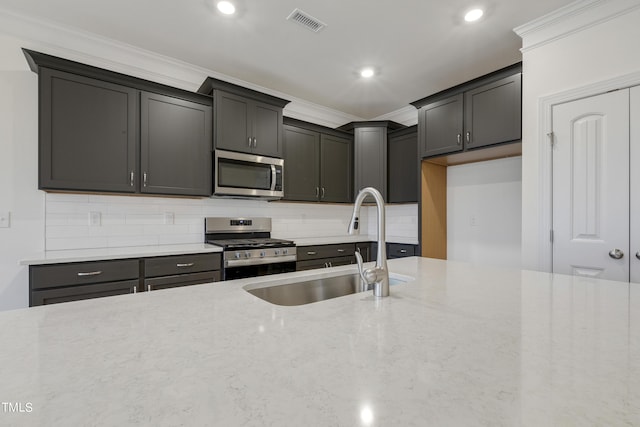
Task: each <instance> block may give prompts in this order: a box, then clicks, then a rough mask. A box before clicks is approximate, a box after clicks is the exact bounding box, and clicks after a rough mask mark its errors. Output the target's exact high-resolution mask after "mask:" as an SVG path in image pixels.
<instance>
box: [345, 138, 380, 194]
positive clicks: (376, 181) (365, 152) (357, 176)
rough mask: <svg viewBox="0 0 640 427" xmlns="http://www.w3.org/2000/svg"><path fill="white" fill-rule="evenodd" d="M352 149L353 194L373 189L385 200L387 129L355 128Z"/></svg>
mask: <svg viewBox="0 0 640 427" xmlns="http://www.w3.org/2000/svg"><path fill="white" fill-rule="evenodd" d="M353 148H354V157H355V164H354V181H355V194H357V193H358V192H359V191H360V190H362V189H363V188H365V187H373V188H375V189H377V190H378V191H380V193H381V194H382V197H383V198H384V199H385V200H387V128H386V127H357V128H356V129H355V131H354V147H353Z"/></svg>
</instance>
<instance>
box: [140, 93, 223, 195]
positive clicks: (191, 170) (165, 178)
mask: <svg viewBox="0 0 640 427" xmlns="http://www.w3.org/2000/svg"><path fill="white" fill-rule="evenodd" d="M212 120H213V119H212V107H211V105H203V104H199V103H196V102H191V101H186V100H183V99H178V98H174V97H170V96H165V95H158V94H155V93H149V92H142V93H141V94H140V154H141V155H140V165H141V172H142V187H141V189H140V192H142V193H155V194H176V195H188V196H210V195H211V192H212V191H211V176H212V175H211V163H212V158H211V156H210V155H207V154H208V153H210V149H211V141H212V138H213V136H212V129H211V128H212V125H213V122H212Z"/></svg>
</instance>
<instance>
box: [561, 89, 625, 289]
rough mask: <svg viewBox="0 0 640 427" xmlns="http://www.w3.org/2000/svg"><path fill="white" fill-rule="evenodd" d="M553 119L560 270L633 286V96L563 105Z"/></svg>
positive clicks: (606, 96) (613, 95)
mask: <svg viewBox="0 0 640 427" xmlns="http://www.w3.org/2000/svg"><path fill="white" fill-rule="evenodd" d="M552 120H553V122H552V123H553V134H554V148H553V231H554V239H553V272H554V273H565V274H574V275H581V276H589V277H597V278H601V279H610V280H622V281H628V280H629V90H628V89H624V90H619V91H615V92H610V93H606V94H603V95H597V96H593V97H590V98H586V99H581V100H577V101H573V102H569V103H566V104H560V105H558V106H555V107H554V108H553V117H552ZM615 257H619V258H618V259H616V258H615Z"/></svg>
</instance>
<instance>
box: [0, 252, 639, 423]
mask: <svg viewBox="0 0 640 427" xmlns="http://www.w3.org/2000/svg"><path fill="white" fill-rule="evenodd" d="M389 267H390V270H391V271H392V273H396V274H401V275H403V276H409V277H413V278H415V280H412V281H408V282H407V283H404V284H398V285H394V286H392V287H391V296H390V297H388V298H381V299H376V298H374V297H373V295H372V294H371V293H370V292H366V293H360V294H354V295H348V296H344V297H339V298H335V299H331V300H326V301H322V302H318V303H313V304H309V305H305V306H297V307H283V306H277V305H272V304H270V303H267V302H265V301H263V300H261V299H259V298H257V297H255V296H253V295H251V294H249V293H248V292H246V291H244V290H243V286H247V285H251V284H255V283H256V282H263V283H265V284H266V283H268V282H273V283H277V282H279V281H281V280H282V279H286V278H290V277H294V276H298V277H301V278H309V277H310V276H313V275H318V274H321V275H325V276H327V275H332V274H335V273H344V272H354V271H355V269H354V267H353V266H347V267H337V268H333V269H328V270H322V271H321V272H318V271H317V270H316V271H307V272H298V273H290V274H287V275H280V276H266V277H263V278H258V279H256V278H254V279H244V280H237V281H229V282H220V283H213V284H206V285H197V286H190V287H184V288H175V289H168V290H163V291H155V292H150V293H141V294H136V295H122V296H116V297H109V298H103V299H95V300H87V301H78V302H70V303H65V304H58V305H52V306H41V307H34V308H29V309H23V310H15V311H8V312H2V313H0V338H1V340H2V343H3V345H2V351H0V378H1V379H2V380H1V381H0V400H2V401H3V402H15V403H20V404H22V407H23V408H25V405H26V404H27V403H29V404H30V406H29V407H30V408H31V411H26V410H25V411H24V412H15V411H14V412H6V411H5V412H3V411H2V410H0V425H17V426H21V425H29V426H31V425H34V426H36V425H60V426H69V425H97V426H102V425H104V426H116V425H117V426H123V425H140V426H147V425H153V426H174V425H194V426H195V425H197V426H225V427H226V426H238V425H246V426H263V425H274V426H301V425H304V426H328V425H332V426H370V425H371V426H392V425H397V426H411V425H415V426H424V425H430V426H473V425H491V426H500V425H504V426H514V425H523V426H551V425H562V426H564V425H580V426H582V425H607V426H610V425H611V426H612V425H640V290H639V289H640V285H634V284H631V285H630V284H628V283H621V282H610V281H600V280H595V279H586V278H580V277H571V276H563V275H552V274H547V273H538V272H531V271H519V270H501V269H491V268H482V267H475V266H472V265H468V264H462V263H455V262H451V261H438V260H431V259H425V258H403V259H397V260H390V261H389Z"/></svg>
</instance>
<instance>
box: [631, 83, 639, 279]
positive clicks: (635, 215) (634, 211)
mask: <svg viewBox="0 0 640 427" xmlns="http://www.w3.org/2000/svg"><path fill="white" fill-rule="evenodd" d="M630 97H631V99H630V113H631V114H630V115H631V117H630V128H631V129H630V130H631V136H630V140H629V141H630V144H629V145H630V146H629V160H630V162H629V164H630V170H629V177H630V179H629V182H630V183H631V193H630V194H629V202H630V207H631V210H630V220H629V226H630V228H631V230H630V236H631V244H630V248H629V250H630V252H629V264H630V267H631V268H630V276H631V281H632V282H635V283H640V86H636V87H632V88H631V93H630Z"/></svg>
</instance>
